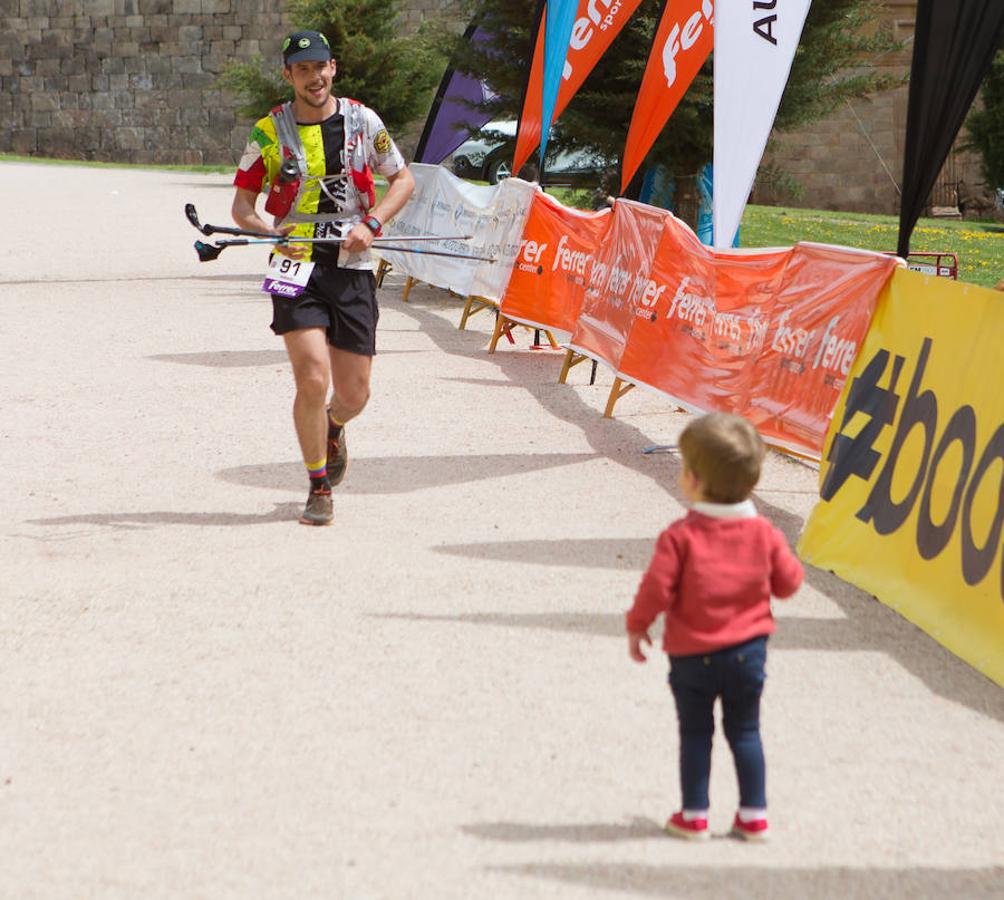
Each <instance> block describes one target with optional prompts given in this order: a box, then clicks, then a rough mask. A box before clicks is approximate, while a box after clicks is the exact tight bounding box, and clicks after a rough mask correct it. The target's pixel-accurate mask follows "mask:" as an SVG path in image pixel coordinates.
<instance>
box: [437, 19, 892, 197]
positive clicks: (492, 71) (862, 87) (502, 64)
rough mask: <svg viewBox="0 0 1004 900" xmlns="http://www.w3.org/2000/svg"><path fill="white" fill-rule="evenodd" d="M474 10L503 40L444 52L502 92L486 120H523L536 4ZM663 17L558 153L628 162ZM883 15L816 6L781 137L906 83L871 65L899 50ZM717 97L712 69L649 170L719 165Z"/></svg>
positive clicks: (568, 129)
mask: <svg viewBox="0 0 1004 900" xmlns="http://www.w3.org/2000/svg"><path fill="white" fill-rule="evenodd" d="M728 2H732V0H728ZM464 9H465V11H466V13H467V14H468V15H470V16H472V17H473V16H478V17H480V21H481V23H482V25H483V26H484V27H485V28H486V29H487V30H489V31H490V32H491V33H492V34H493V35H494V36H495V37H494V40H493V41H492V42H491V45H490V47H487V48H486V47H484V46H478V45H476V44H472V43H468V42H465V41H463V40H462V39H459V38H458V37H457V36H456V35H453V34H450V33H448V32H447V31H446V30H445V29H440V31H439V33H438V36H437V38H436V40H437V44H438V46H439V47H441V49H442V50H443V51H444V52H445V53H446V54H447V55H448V56H449V57H450V59H451V63H452V65H453V66H454V67H455V68H457V69H458V70H459V71H462V72H466V73H468V74H471V75H474V76H476V77H479V78H483V79H484V80H485V81H487V82H488V83H489V84H490V85H491V86H492V88H493V89H494V90H495V91H496V92H497V94H498V97H497V98H496V99H495V100H493V101H491V102H490V103H488V104H485V107H484V108H485V110H486V111H490V112H492V113H493V114H494V115H495V116H496V117H507V118H515V117H517V116H518V115H519V111H520V106H521V98H522V94H523V90H524V83H525V80H526V72H527V59H528V58H529V54H530V47H531V44H532V38H533V34H532V31H533V27H532V26H533V22H534V14H535V11H536V2H535V0H467V2H466V3H465V5H464ZM661 11H662V0H643V2H642V3H641V5H640V6H639V7H638V10H637V11H636V12H635V14H634V16H632V18H631V19H630V20H629V21H628V23H627V24H626V25H625V27H624V29H623V30H622V31H621V33H620V34H619V35H618V36H617V38H616V39H615V40H614V42H613V44H612V45H611V47H610V48H609V49H608V50H607V52H606V53H605V54H604V56H603V57H602V58H601V59H600V61H599V63H598V64H597V66H596V68H595V69H594V70H593V72H592V73H591V74H590V76H589V77H588V78H587V79H586V82H585V83H584V84H583V86H582V88H581V89H580V90H579V92H578V94H576V96H575V97H574V98H573V99H572V101H571V102H570V103H569V105H568V107H567V109H566V110H565V111H564V112H563V113H562V115H561V118H560V120H559V123H560V124H559V126H558V128H557V130H556V131H555V132H553V133H552V136H551V138H550V143H553V144H554V146H555V149H562V150H571V149H587V150H590V151H593V152H595V153H597V154H599V155H601V156H604V157H606V158H607V159H611V160H617V159H620V156H621V153H622V152H623V149H624V141H625V139H626V137H627V132H628V126H629V125H630V122H631V113H632V111H633V108H634V100H635V97H636V96H637V94H638V89H639V87H640V85H641V79H642V76H643V74H644V71H645V66H646V63H647V61H648V56H649V51H650V49H651V44H652V38H653V35H654V33H655V29H656V26H657V24H658V21H659V17H660V15H661ZM879 13H880V2H879V0H826V2H816V3H814V4H813V5H812V7H811V8H810V11H809V16H808V19H807V21H806V24H805V30H804V31H803V34H802V41H801V43H800V45H799V49H798V52H797V54H796V56H795V61H794V64H793V66H792V73H791V78H790V80H789V82H788V87H787V90H786V91H785V95H784V98H783V100H782V103H781V108H780V109H779V111H778V116H777V120H776V123H775V128H777V129H778V130H784V129H791V128H795V127H798V126H801V125H804V124H806V123H807V122H811V121H813V120H815V119H818V118H820V117H822V116H825V115H827V114H828V113H829V112H831V111H832V110H833V109H835V108H836V106H837V105H838V104H840V103H842V102H843V101H844V100H845V99H848V98H852V97H861V96H864V95H867V94H869V93H873V92H875V91H879V90H884V89H886V88H888V87H890V86H892V85H893V84H894V83H898V81H897V79H893V78H891V77H889V76H888V75H883V74H881V73H878V72H877V71H876V70H875V69H874V67H873V66H871V65H869V63H868V60H869V59H873V58H875V57H876V55H878V54H881V53H884V52H886V51H889V50H892V49H894V48H895V47H896V46H897V45H896V43H895V42H894V41H893V39H892V36H891V34H890V33H889V32H888V31H883V30H880V29H878V28H877V27H876V23H877V22H878V15H879ZM712 90H713V85H712V64H711V60H710V59H709V61H708V62H707V63H706V64H705V66H704V68H703V69H702V70H701V72H700V73H699V74H698V76H697V77H696V78H695V79H694V82H693V84H692V85H691V87H690V89H689V90H688V91H687V93H686V95H685V96H684V98H683V100H682V101H681V102H680V105H679V106H678V107H677V108H676V111H675V112H674V113H673V115H672V117H671V118H670V120H669V123H668V124H667V126H666V128H665V129H664V130H663V132H662V134H661V135H660V137H659V138H658V140H657V141H656V143H655V145H654V146H653V148H652V150H651V151H650V153H649V155H648V157H647V158H646V165H649V166H650V165H654V164H656V163H662V164H664V165H666V166H667V168H668V169H669V171H670V172H672V173H673V174H674V176H676V177H677V178H680V177H685V176H692V175H694V174H695V173H696V172H697V171H698V170H699V169H700V167H701V166H702V165H703V164H704V163H706V162H708V161H709V160H710V159H711V156H712V126H713V121H712V120H713V115H712V96H713V94H712ZM550 143H549V146H550Z"/></svg>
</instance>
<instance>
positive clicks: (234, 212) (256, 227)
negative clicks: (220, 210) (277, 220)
mask: <svg viewBox="0 0 1004 900" xmlns="http://www.w3.org/2000/svg"><path fill="white" fill-rule="evenodd" d="M257 199H258V195H257V194H256V193H255V192H254V191H249V190H246V189H245V188H237V192H236V193H235V194H234V202H233V206H231V207H230V215H231V216H233V220H234V221H235V222H236V223H237V225H238V227H240V228H246V229H247V230H248V231H264V232H265V233H266V234H280V233H281V232H279V231H276V229H274V228H272V227H271V226H270V225H266V224H265V223H264V221H262V218H261V216H259V215H258V212H257V210H256V209H255V201H256V200H257ZM287 230H288V229H287Z"/></svg>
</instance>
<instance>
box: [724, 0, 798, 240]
mask: <svg viewBox="0 0 1004 900" xmlns="http://www.w3.org/2000/svg"><path fill="white" fill-rule="evenodd" d="M810 3H811V0H772V2H771V0H763V2H757V3H739V2H729V3H717V4H715V160H714V193H713V197H712V206H713V210H714V221H715V246H716V247H718V248H719V249H721V248H723V247H731V246H732V241H733V240H734V239H735V236H736V231H737V230H738V228H739V222H740V221H741V220H742V217H743V210H744V209H745V208H746V201H747V200H748V199H749V195H750V191H752V190H753V179H754V178H756V171H757V168H758V167H759V165H760V160H761V158H762V157H763V151H764V148H765V147H766V146H767V138H768V137H769V136H770V130H771V128H772V127H773V125H774V117H775V116H776V115H777V108H778V105H779V104H780V102H781V95H782V94H783V93H784V86H785V85H786V84H787V83H788V74H789V73H790V72H791V63H792V60H793V59H794V58H795V51H796V50H797V49H798V41H799V38H800V37H801V35H802V26H803V25H804V24H805V17H806V15H807V14H808V12H809V4H810Z"/></svg>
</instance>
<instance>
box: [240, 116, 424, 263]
mask: <svg viewBox="0 0 1004 900" xmlns="http://www.w3.org/2000/svg"><path fill="white" fill-rule="evenodd" d="M348 104H353V105H354V107H355V109H351V108H350V107H349V106H348ZM359 113H361V116H360V115H359ZM347 116H350V117H353V120H354V121H357V122H361V124H362V134H361V140H362V142H363V148H364V151H365V157H366V161H367V163H368V165H369V167H370V168H371V169H372V170H373V171H375V172H378V173H380V174H381V175H394V174H396V173H397V172H399V171H401V169H403V168H404V166H405V162H404V158H403V157H402V156H401V153H400V152H399V151H398V149H397V146H396V145H395V144H394V141H393V140H392V139H391V137H390V135H389V134H388V133H387V129H386V128H385V127H384V124H383V122H382V121H381V120H380V117H379V116H378V115H377V114H376V113H375V112H374V111H373V110H371V109H369V107H366V106H363V105H362V104H359V103H356V101H354V100H348V99H347V98H344V97H339V98H338V109H337V111H336V112H335V113H334V114H333V115H331V116H329V117H328V118H327V119H325V120H324V121H323V122H320V123H318V124H311V125H303V124H300V123H297V131H298V132H299V134H300V140H301V142H302V143H303V150H304V153H305V156H306V163H307V177H306V178H305V179H304V180H303V190H302V191H301V194H300V199H299V202H298V203H297V204H296V209H295V210H294V211H293V212H292V213H291V215H290V216H289V217H288V218H287V220H286V221H287V224H291V223H292V222H294V221H296V220H297V219H300V218H307V219H314V218H317V219H321V220H322V221H300V222H298V223H297V224H296V227H295V228H294V229H293V232H292V233H293V234H294V235H295V236H297V237H340V236H343V235H345V234H348V232H349V231H350V230H351V228H352V226H353V225H354V224H356V223H357V222H359V221H360V220H361V219H362V217H363V216H364V215H365V214H366V211H367V208H368V207H367V202H368V201H367V200H365V198H364V197H362V196H361V195H360V191H359V188H357V186H356V184H355V182H354V180H353V178H352V177H351V174H346V166H345V160H346V158H347V154H348V152H349V147H348V144H349V141H350V138H351V135H347V134H346V127H345V122H346V118H347ZM287 155H288V154H287ZM282 159H283V154H282V150H281V147H280V145H279V140H278V138H277V137H276V127H275V122H274V121H273V119H272V116H265V117H264V118H261V119H259V120H258V121H257V122H256V123H255V125H254V128H252V129H251V135H250V137H249V138H248V143H247V147H246V148H245V149H244V155H243V156H242V157H241V161H240V164H239V167H238V169H237V174H236V175H235V176H234V185H235V186H236V187H239V188H243V189H244V190H247V191H254V192H255V193H265V192H267V191H268V190H269V188H270V186H271V184H272V180H273V179H274V178H275V177H276V175H277V174H278V171H279V166H280V165H281V163H282ZM330 176H342V177H339V178H331V177H330ZM320 178H325V179H326V180H325V181H324V183H323V186H322V183H321V181H320V180H319V179H320ZM300 246H305V247H307V248H308V254H309V255H308V256H307V259H309V260H312V261H313V262H318V263H324V264H326V265H338V266H340V267H341V268H345V269H372V268H373V263H372V261H371V258H370V254H369V252H368V251H367V252H365V253H344V252H341V253H340V252H339V246H338V245H337V244H301V245H300Z"/></svg>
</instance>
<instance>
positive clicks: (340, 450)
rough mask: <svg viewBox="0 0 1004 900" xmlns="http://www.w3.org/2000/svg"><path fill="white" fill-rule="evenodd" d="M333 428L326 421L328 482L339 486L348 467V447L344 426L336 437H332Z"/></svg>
mask: <svg viewBox="0 0 1004 900" xmlns="http://www.w3.org/2000/svg"><path fill="white" fill-rule="evenodd" d="M333 430H334V429H333V426H332V424H331V420H330V419H329V420H328V481H330V482H331V483H332V484H341V482H342V479H343V478H344V477H345V471H346V470H347V469H348V467H349V447H348V444H346V443H345V426H344V425H343V426H342V428H341V431H340V432H339V433H338V435H337V436H335V435H332V433H331V432H332V431H333Z"/></svg>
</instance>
